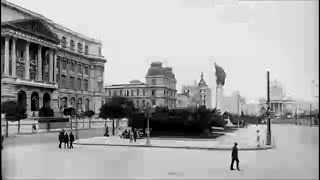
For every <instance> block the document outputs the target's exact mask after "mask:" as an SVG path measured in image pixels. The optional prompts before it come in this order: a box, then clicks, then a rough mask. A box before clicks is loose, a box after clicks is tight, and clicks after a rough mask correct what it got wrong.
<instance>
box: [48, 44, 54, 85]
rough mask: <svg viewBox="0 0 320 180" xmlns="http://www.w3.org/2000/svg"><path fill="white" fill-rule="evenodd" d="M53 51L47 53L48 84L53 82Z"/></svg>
mask: <svg viewBox="0 0 320 180" xmlns="http://www.w3.org/2000/svg"><path fill="white" fill-rule="evenodd" d="M53 69H54V68H53V49H50V51H49V82H53Z"/></svg>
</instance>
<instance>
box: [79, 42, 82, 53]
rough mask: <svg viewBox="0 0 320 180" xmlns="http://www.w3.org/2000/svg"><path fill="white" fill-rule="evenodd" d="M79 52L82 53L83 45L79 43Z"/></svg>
mask: <svg viewBox="0 0 320 180" xmlns="http://www.w3.org/2000/svg"><path fill="white" fill-rule="evenodd" d="M78 52H82V43H78Z"/></svg>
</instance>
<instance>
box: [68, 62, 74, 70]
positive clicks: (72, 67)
mask: <svg viewBox="0 0 320 180" xmlns="http://www.w3.org/2000/svg"><path fill="white" fill-rule="evenodd" d="M69 67H70V71H71V72H74V70H75V68H74V62H70V63H69Z"/></svg>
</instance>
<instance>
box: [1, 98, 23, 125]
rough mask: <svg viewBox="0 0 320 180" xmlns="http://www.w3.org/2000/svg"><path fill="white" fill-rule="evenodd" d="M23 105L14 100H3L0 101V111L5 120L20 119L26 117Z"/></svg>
mask: <svg viewBox="0 0 320 180" xmlns="http://www.w3.org/2000/svg"><path fill="white" fill-rule="evenodd" d="M26 112H27V109H26V107H25V106H23V105H21V104H18V103H17V102H15V101H5V102H3V103H1V113H4V114H5V116H6V120H7V121H20V120H21V119H26V118H27V114H26Z"/></svg>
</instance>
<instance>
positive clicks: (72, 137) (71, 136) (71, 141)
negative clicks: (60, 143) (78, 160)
mask: <svg viewBox="0 0 320 180" xmlns="http://www.w3.org/2000/svg"><path fill="white" fill-rule="evenodd" d="M69 140H70V146H69V148H70V149H71V148H72V149H73V145H72V144H73V141H74V136H73V134H72V131H71V132H70V134H69Z"/></svg>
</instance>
